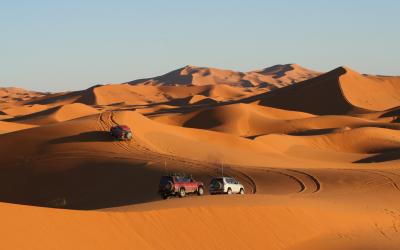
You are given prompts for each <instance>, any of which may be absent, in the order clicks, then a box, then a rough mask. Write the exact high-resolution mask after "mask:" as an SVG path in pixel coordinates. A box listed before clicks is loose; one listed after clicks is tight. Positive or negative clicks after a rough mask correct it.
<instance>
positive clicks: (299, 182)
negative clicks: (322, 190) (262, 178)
mask: <svg viewBox="0 0 400 250" xmlns="http://www.w3.org/2000/svg"><path fill="white" fill-rule="evenodd" d="M264 171H268V172H271V173H276V174H280V175H283V176H286V177H288V178H290V179H292V180H293V181H295V182H296V183H297V184H299V186H300V190H299V191H298V192H297V193H301V192H304V190H306V185H305V184H304V182H303V181H302V180H300V179H299V178H297V177H296V176H294V175H291V174H287V173H284V172H280V171H277V170H272V169H264Z"/></svg>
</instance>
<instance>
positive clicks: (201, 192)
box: [197, 186, 204, 196]
mask: <svg viewBox="0 0 400 250" xmlns="http://www.w3.org/2000/svg"><path fill="white" fill-rule="evenodd" d="M203 194H204V188H203V187H202V186H200V187H199V188H198V189H197V195H199V196H202V195H203Z"/></svg>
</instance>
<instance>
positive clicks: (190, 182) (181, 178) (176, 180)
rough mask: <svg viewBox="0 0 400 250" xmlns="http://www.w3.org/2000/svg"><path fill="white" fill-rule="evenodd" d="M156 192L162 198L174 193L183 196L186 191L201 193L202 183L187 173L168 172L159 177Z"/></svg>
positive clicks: (202, 190)
mask: <svg viewBox="0 0 400 250" xmlns="http://www.w3.org/2000/svg"><path fill="white" fill-rule="evenodd" d="M158 192H159V193H160V195H161V197H162V198H163V199H167V198H168V197H169V196H175V195H178V196H179V197H185V195H186V194H188V193H195V194H197V195H203V194H204V184H203V182H200V181H195V180H194V179H193V177H191V176H188V175H183V174H170V175H165V176H162V177H161V180H160V186H159V189H158Z"/></svg>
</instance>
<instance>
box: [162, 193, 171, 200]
mask: <svg viewBox="0 0 400 250" xmlns="http://www.w3.org/2000/svg"><path fill="white" fill-rule="evenodd" d="M161 198H162V199H163V200H166V199H168V198H169V196H168V195H166V194H162V195H161Z"/></svg>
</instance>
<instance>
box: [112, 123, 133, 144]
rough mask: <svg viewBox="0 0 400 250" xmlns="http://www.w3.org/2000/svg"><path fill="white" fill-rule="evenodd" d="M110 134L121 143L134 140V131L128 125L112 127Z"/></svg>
mask: <svg viewBox="0 0 400 250" xmlns="http://www.w3.org/2000/svg"><path fill="white" fill-rule="evenodd" d="M110 134H111V136H112V137H114V138H115V139H117V140H120V141H124V140H131V139H132V131H131V129H130V128H129V127H128V126H126V125H118V126H114V127H111V129H110Z"/></svg>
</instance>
